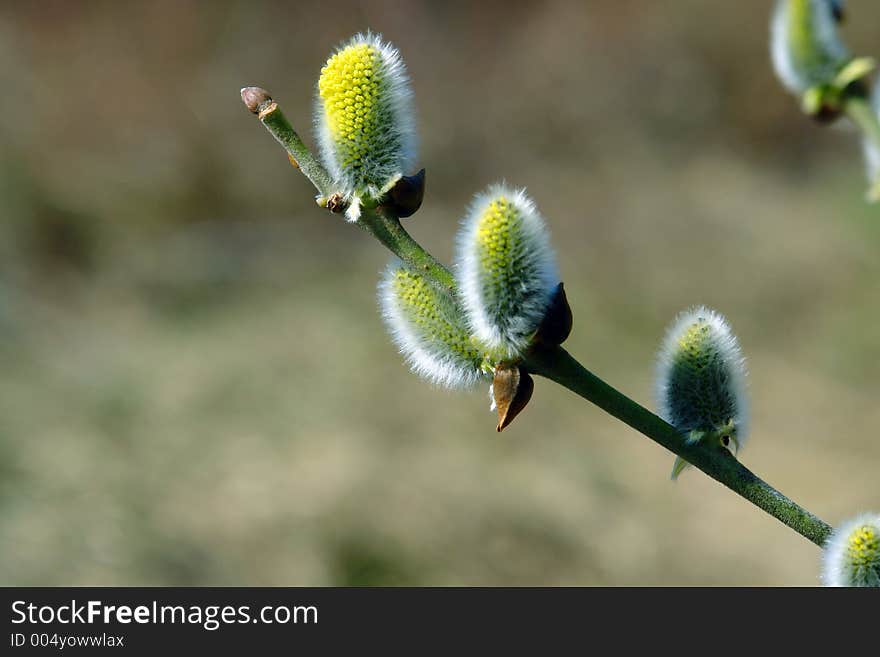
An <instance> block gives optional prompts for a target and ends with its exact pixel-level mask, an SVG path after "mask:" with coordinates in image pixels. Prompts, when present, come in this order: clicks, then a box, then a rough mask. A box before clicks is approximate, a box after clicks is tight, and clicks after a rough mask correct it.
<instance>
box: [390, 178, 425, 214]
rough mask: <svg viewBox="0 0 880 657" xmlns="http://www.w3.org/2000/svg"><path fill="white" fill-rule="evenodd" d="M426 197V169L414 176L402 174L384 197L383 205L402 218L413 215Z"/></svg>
mask: <svg viewBox="0 0 880 657" xmlns="http://www.w3.org/2000/svg"><path fill="white" fill-rule="evenodd" d="M424 197H425V170H424V169H422V170H421V171H419V172H418V173H417V174H416V175H414V176H401V178H400V180H398V181H397V182H396V183H394V187H392V188H391V191H389V192H388V194H386V196H385V198H384V199H382V207H385V208H388V209H389V210H391V211H392V212H393V213H394V214H395V216H397V217H398V218H400V219H405V218H406V217H411V216H412V215H414V214H415V213H416V212H418V210H419V208H420V207H422V199H423V198H424Z"/></svg>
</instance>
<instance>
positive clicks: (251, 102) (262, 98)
mask: <svg viewBox="0 0 880 657" xmlns="http://www.w3.org/2000/svg"><path fill="white" fill-rule="evenodd" d="M241 99H242V101H243V102H244V104H245V105H246V106H247V108H248V109H249V110H250V111H251V112H253V113H254V114H259V113H260V110H261V109H262V108H263V107H264V106H265V105H267V104H268V103H271V102H272V97H271V96H269V92H268V91H266V90H265V89H262V88H260V87H244V88H243V89H242V90H241Z"/></svg>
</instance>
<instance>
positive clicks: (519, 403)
mask: <svg viewBox="0 0 880 657" xmlns="http://www.w3.org/2000/svg"><path fill="white" fill-rule="evenodd" d="M534 390H535V381H534V379H532V377H531V375H530V374H529V373H528V372H526V371H525V370H524V369H522V368H520V367H518V366H516V365H514V364H511V363H500V364H499V365H498V366H497V367H496V368H495V378H494V379H493V380H492V402H493V406H494V407H495V409H496V410H497V411H498V426H497V427H496V428H495V430H496V431H498V432H501V431H503V430H504V429H506V428H507V427H508V426H510V423H511V422H513V420H514V418H515V417H516V416H517V415H519V414H520V412H521V411H522V410H523V409H524V408H525V407H526V404H528V403H529V400H530V399H531V398H532V393H533V392H534Z"/></svg>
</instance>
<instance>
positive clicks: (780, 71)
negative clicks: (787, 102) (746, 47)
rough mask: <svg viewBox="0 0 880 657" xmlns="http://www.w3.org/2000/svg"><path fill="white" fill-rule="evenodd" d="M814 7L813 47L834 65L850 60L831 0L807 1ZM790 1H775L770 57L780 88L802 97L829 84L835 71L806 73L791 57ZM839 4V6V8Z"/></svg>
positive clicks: (771, 25) (771, 24) (771, 27)
mask: <svg viewBox="0 0 880 657" xmlns="http://www.w3.org/2000/svg"><path fill="white" fill-rule="evenodd" d="M807 1H808V2H810V3H811V4H812V5H813V12H812V16H813V25H812V28H813V37H814V39H815V42H816V46H817V47H818V48H819V49H821V50H823V51H825V53H826V55H827V56H828V57H829V58H830V59H831V60H834V61H838V60H844V59H846V58H847V57H849V50H848V49H847V47H846V45H844V43H843V41H841V39H840V35H839V33H838V30H837V20H836V19H835V17H834V8H835V7H834V3H833V2H832V0H807ZM790 5H791V0H776V7H775V9H774V11H773V18H772V20H771V22H770V54H771V58H772V60H773V68H774V69H775V71H776V75H777V76H778V77H779V79H780V81H781V82H782V84H783V85H784V86H785V88H786V89H788V90H789V91H790V92H792V93H794V94H802V93H804V92H805V91H807V89H809V88H810V87H813V86H815V85H817V84H822V83H824V82H828V81H829V80H830V78H831V77H833V76H834V75H835V73H836V71H834V70H827V71H826V70H823V71H807V70H804V69H803V68H802V67H801V66H800V65H799V63H798V62H796V61H795V60H794V58H793V57H792V53H791V50H790V45H791V35H790V34H789V27H790V25H789V17H788V12H789V9H790ZM839 5H840V3H838V6H839Z"/></svg>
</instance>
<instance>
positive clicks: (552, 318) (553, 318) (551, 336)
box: [535, 283, 574, 346]
mask: <svg viewBox="0 0 880 657" xmlns="http://www.w3.org/2000/svg"><path fill="white" fill-rule="evenodd" d="M573 325H574V317H573V316H572V314H571V306H569V305H568V298H567V297H566V296H565V287H564V286H563V285H562V283H560V284H559V285H557V286H556V291H555V292H554V293H553V298H552V299H550V305H549V306H547V312H546V313H545V315H544V320H543V321H542V322H541V325H540V326H539V327H538V332H537V333H536V334H535V343H536V344H544V345H551V346H556V345H560V344H562V343H563V342H565V341H566V340H567V339H568V336H569V335H570V334H571V329H572V326H573Z"/></svg>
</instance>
